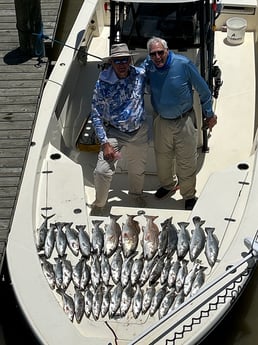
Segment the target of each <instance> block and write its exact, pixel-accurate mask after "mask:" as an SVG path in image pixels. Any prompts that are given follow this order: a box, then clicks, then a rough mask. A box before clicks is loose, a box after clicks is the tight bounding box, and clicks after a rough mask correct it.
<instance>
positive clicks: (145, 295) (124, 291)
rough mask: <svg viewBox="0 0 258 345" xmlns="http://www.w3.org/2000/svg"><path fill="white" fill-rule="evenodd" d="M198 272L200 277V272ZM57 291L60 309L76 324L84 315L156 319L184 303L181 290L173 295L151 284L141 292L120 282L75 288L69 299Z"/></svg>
mask: <svg viewBox="0 0 258 345" xmlns="http://www.w3.org/2000/svg"><path fill="white" fill-rule="evenodd" d="M199 272H202V274H203V271H202V270H200V271H199ZM197 278H198V279H197ZM202 282H203V277H201V274H200V276H199V277H198V276H197V277H196V280H195V284H194V286H193V288H192V292H191V296H192V295H194V294H195V293H196V292H197V290H198V289H199V288H200V287H201V285H202ZM57 292H58V293H59V294H60V295H61V296H62V303H63V310H64V311H65V313H66V314H67V316H68V317H69V319H70V320H71V321H73V320H74V317H75V319H76V321H77V323H80V322H81V320H82V317H83V316H84V315H85V316H86V317H87V318H90V317H93V319H94V320H95V321H97V320H98V319H99V318H100V317H102V318H104V317H106V316H108V317H109V319H118V318H123V317H125V316H126V315H127V314H128V313H129V312H131V313H132V315H133V317H134V318H135V319H137V318H138V317H140V316H141V315H145V314H147V312H148V314H149V316H154V315H155V313H158V317H159V318H162V317H164V316H165V315H166V314H167V313H169V312H171V311H173V310H175V309H176V308H178V307H179V306H180V305H181V304H182V303H183V302H184V301H185V294H184V290H181V291H180V292H176V290H175V288H169V287H167V286H162V287H157V286H155V285H152V286H149V287H147V288H146V289H143V288H142V287H141V286H140V285H139V284H137V285H136V286H135V287H133V286H132V284H131V283H129V284H128V285H127V286H126V287H123V286H122V284H121V282H119V283H118V284H117V285H115V286H114V285H108V286H106V285H103V284H100V285H99V286H98V287H97V289H96V290H94V289H92V288H91V286H88V287H87V288H86V289H85V291H84V292H82V291H80V290H78V289H75V293H74V296H73V297H72V296H71V295H69V294H68V293H67V292H65V291H63V290H61V289H58V290H57Z"/></svg>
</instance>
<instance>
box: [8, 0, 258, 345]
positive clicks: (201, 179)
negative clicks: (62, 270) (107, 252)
mask: <svg viewBox="0 0 258 345" xmlns="http://www.w3.org/2000/svg"><path fill="white" fill-rule="evenodd" d="M186 2H187V1H186ZM196 2H198V1H196ZM122 3H123V1H122ZM153 3H154V2H153ZM167 3H169V1H167ZM171 3H176V4H178V3H183V1H181V2H180V1H171ZM108 5H109V4H104V2H103V1H97V0H95V1H94V0H86V1H85V2H84V3H83V5H82V8H81V10H80V13H79V15H78V17H77V19H76V21H75V24H74V26H73V29H72V31H71V33H70V35H69V37H68V40H67V42H66V45H65V46H64V47H63V49H62V52H61V53H60V56H59V58H58V60H57V62H56V64H55V67H54V69H53V71H52V73H51V74H50V77H49V79H48V80H47V81H46V86H45V88H44V92H43V96H42V99H41V103H40V107H39V112H38V117H37V122H36V125H35V129H34V133H33V138H32V143H31V147H30V150H29V154H28V159H27V163H26V169H25V171H24V176H23V181H22V184H21V189H20V192H19V197H18V200H17V205H16V210H15V214H14V218H13V222H12V228H11V232H10V235H9V240H8V244H7V260H8V269H9V272H10V277H11V281H12V285H13V288H14V291H15V295H16V297H17V301H18V303H19V305H20V307H21V310H22V311H23V314H24V316H25V318H26V319H27V321H28V323H29V325H30V326H31V329H32V330H33V332H34V333H35V335H36V337H37V339H38V340H39V342H40V343H42V344H51V345H55V344H61V343H62V344H67V345H68V344H77V345H80V344H85V342H87V344H94V345H98V344H99V345H100V344H101V345H103V344H119V345H124V344H148V345H149V344H184V345H186V344H189V345H190V344H197V343H198V342H201V340H202V339H204V338H205V336H207V334H208V333H209V332H211V330H212V329H213V328H214V327H216V325H217V324H218V323H219V322H220V321H221V320H222V319H223V317H224V316H225V315H226V313H227V312H228V311H229V310H230V309H231V307H232V306H233V304H234V302H235V301H236V300H237V298H238V297H239V295H240V294H241V292H242V291H243V289H244V287H245V286H246V284H247V282H248V280H249V279H250V276H251V274H252V272H253V270H254V268H255V266H256V258H257V251H256V250H257V238H256V231H257V222H256V212H257V211H256V205H257V195H258V165H257V142H258V140H257V137H255V128H256V127H255V123H256V117H255V115H256V112H255V106H256V99H255V65H256V64H255V62H256V61H255V42H256V41H257V34H256V30H257V24H255V23H257V22H258V21H257V14H255V13H254V14H253V16H252V17H248V18H247V19H248V25H249V27H248V32H246V35H245V41H244V43H243V44H242V45H239V46H231V45H229V44H228V43H227V33H226V32H225V27H224V23H225V20H226V19H227V18H228V16H229V15H230V14H228V13H227V12H225V13H224V14H223V13H222V15H221V16H220V17H219V18H218V19H217V22H216V23H217V31H216V32H215V35H214V36H215V40H214V47H215V48H214V50H215V56H216V59H218V61H219V62H220V63H221V67H224V69H222V71H223V78H224V84H223V86H222V90H221V95H220V98H219V99H218V100H216V101H215V103H216V113H217V114H218V116H219V120H218V121H219V122H218V126H217V127H218V129H217V128H216V127H215V128H214V131H213V132H212V133H209V135H210V137H209V139H208V146H209V150H205V152H203V150H202V147H203V146H202V145H203V144H204V143H203V141H204V140H205V139H203V137H202V130H201V128H199V146H200V148H199V158H198V160H199V165H200V170H199V172H198V176H197V180H198V182H197V189H198V193H199V195H198V202H197V203H196V206H195V207H194V209H193V210H192V211H185V210H184V209H183V201H182V200H181V197H180V194H179V192H177V193H176V194H175V195H174V196H173V198H171V199H168V200H164V201H157V200H156V199H155V198H154V195H153V194H154V193H155V190H156V188H157V186H158V180H157V176H156V171H155V163H154V162H155V160H154V157H153V143H152V141H151V142H150V148H149V158H148V165H147V171H146V186H145V190H144V193H145V195H146V200H147V207H146V208H144V209H142V208H139V207H135V205H134V204H133V203H131V201H130V199H129V197H128V191H127V187H126V185H127V182H126V181H127V180H126V179H127V170H126V162H124V161H123V159H122V160H121V161H120V162H119V166H118V172H117V174H116V176H115V177H114V180H113V184H112V189H111V190H110V195H109V206H108V208H107V209H106V214H104V216H101V217H94V216H91V214H90V212H91V208H90V206H89V205H90V204H91V203H92V202H93V200H94V181H93V170H94V168H95V164H96V159H97V152H96V151H97V150H98V148H99V146H98V143H97V142H88V141H87V142H86V143H85V142H84V141H83V140H82V141H80V139H81V134H82V133H83V134H84V136H85V138H86V139H88V138H89V137H90V136H91V135H92V127H91V124H90V122H89V121H88V122H87V121H86V122H85V119H87V118H88V116H89V114H90V109H91V96H92V91H93V87H94V84H95V81H96V79H97V77H98V74H99V71H100V69H99V68H98V67H99V65H100V64H101V63H102V60H101V59H102V58H105V57H106V56H108V55H109V39H108V37H109V34H110V27H109V25H110V24H109V23H110V22H109V19H110V17H109V12H108V10H109V9H108V7H107V6H108ZM235 7H236V9H237V8H238V7H237V4H236V6H235ZM247 7H248V8H249V7H250V6H247ZM254 8H255V9H256V6H254ZM240 14H241V13H240ZM243 16H245V17H247V16H246V15H245V14H244V15H243ZM71 47H72V48H73V49H72V48H71ZM136 48H137V47H136ZM137 52H138V61H136V63H139V62H140V61H141V59H142V58H143V57H144V56H145V55H146V53H147V52H146V49H143V48H142V47H139V48H137ZM186 54H188V55H190V56H192V57H193V58H194V59H195V62H196V59H198V49H197V48H196V47H193V48H192V49H189V51H188V52H186ZM235 54H237V55H238V56H241V57H242V58H243V59H246V60H245V61H246V67H247V68H245V69H243V70H242V72H241V70H240V69H239V62H238V60H236V59H234V57H235ZM242 73H243V74H244V75H243V74H242ZM237 78H239V80H238V79H237ZM236 79H237V80H238V82H236ZM243 83H245V84H243ZM242 90H244V91H242ZM195 107H196V109H199V108H200V107H199V108H198V102H197V101H196V103H195ZM146 109H147V113H148V119H149V122H150V124H151V122H152V117H153V114H152V109H151V106H150V100H149V96H148V95H146ZM243 111H244V113H245V114H246V115H245V118H243ZM197 113H198V111H197ZM226 113H227V114H226ZM220 114H221V116H220ZM220 117H221V119H220ZM198 121H199V122H201V114H199V120H198ZM244 126H245V127H244ZM199 127H200V126H199ZM243 128H245V131H246V133H247V134H245V133H242V132H244V131H243ZM82 129H83V131H82ZM246 136H247V138H246ZM85 138H84V139H85ZM253 138H254V139H253ZM237 141H239V142H237ZM222 144H223V147H222ZM207 151H209V152H207ZM110 214H113V215H119V216H120V218H119V219H118V221H117V222H118V224H119V225H120V227H121V228H122V229H123V226H124V224H126V222H127V220H128V215H134V216H135V220H137V222H138V224H139V226H140V230H141V232H140V234H139V243H138V245H137V254H138V255H139V256H140V254H141V253H142V251H143V248H142V236H143V231H142V230H143V229H144V228H145V227H146V217H145V215H149V216H157V218H156V219H155V224H156V225H157V226H158V229H159V231H160V232H161V230H162V228H163V226H164V222H165V221H166V220H167V219H169V218H170V217H171V218H172V221H173V224H174V225H175V227H176V228H177V231H178V234H179V228H180V227H179V225H178V224H179V223H182V222H186V223H189V225H188V229H189V231H190V235H191V236H192V235H193V233H192V231H193V230H194V228H195V226H194V219H196V218H195V217H200V218H201V219H202V220H204V221H205V225H204V226H203V228H205V227H207V228H214V229H215V234H216V237H217V239H218V243H219V251H218V257H217V259H216V261H215V262H214V263H213V264H212V265H210V264H209V262H208V258H207V255H206V253H205V248H204V247H203V248H202V251H201V253H200V255H199V256H198V259H199V260H200V262H201V266H204V267H205V271H204V272H205V275H204V278H205V281H204V283H203V284H200V287H199V289H198V290H197V291H196V292H195V293H193V294H189V295H187V296H184V300H183V301H181V303H180V304H178V306H177V307H176V308H174V309H171V310H170V311H169V312H168V313H167V314H166V315H165V316H164V317H162V318H160V317H159V310H157V312H156V313H154V315H151V314H150V313H149V312H146V313H142V311H141V312H140V313H139V316H137V317H135V315H134V314H133V311H132V304H131V305H130V308H128V311H127V312H126V313H125V314H123V315H122V314H121V312H120V311H119V310H118V311H116V312H115V313H114V315H113V314H112V312H111V311H110V310H109V312H108V313H107V314H106V315H105V316H101V313H100V314H93V313H91V314H90V316H87V315H86V313H85V311H84V313H83V316H82V318H81V319H80V320H79V321H78V320H77V319H76V316H75V312H74V311H73V313H72V321H71V318H69V315H68V311H69V308H68V306H67V303H68V302H67V301H66V295H65V294H67V295H68V296H70V297H71V298H72V299H73V303H74V300H75V294H76V291H77V290H80V291H81V292H82V294H83V296H84V298H85V291H86V287H84V288H80V289H77V288H76V283H75V277H74V279H72V280H71V282H70V284H69V285H68V287H67V288H66V289H64V288H63V285H61V289H60V287H58V283H57V280H56V279H57V278H56V276H55V277H54V283H53V285H51V283H50V281H49V278H51V277H50V274H49V272H48V273H46V271H44V270H45V269H46V267H45V264H46V260H47V261H48V262H50V264H51V267H52V268H53V270H54V271H53V272H54V273H55V274H56V272H57V266H58V260H59V259H60V254H59V252H58V250H57V245H56V244H55V246H54V248H53V251H52V252H51V255H50V257H49V258H47V257H46V252H45V241H44V245H43V246H41V244H40V243H38V242H37V241H38V235H39V229H41V228H44V227H46V229H47V230H48V232H49V229H50V224H54V225H55V226H56V225H57V224H63V225H64V224H72V227H73V228H76V226H85V227H86V231H87V233H88V235H89V237H90V239H91V241H92V238H93V232H94V222H95V223H96V220H99V221H101V222H102V223H101V227H102V228H103V229H107V227H108V225H109V224H110ZM45 221H46V222H45ZM191 230H192V231H191ZM66 232H67V233H68V230H66V231H65V230H64V233H65V234H66ZM56 233H57V230H56ZM67 236H68V235H67ZM67 241H68V239H67ZM206 241H207V237H206ZM91 246H92V252H94V250H95V249H94V248H93V242H92V243H91ZM64 257H65V258H66V259H67V260H69V261H70V263H71V265H72V268H73V270H74V269H75V267H77V264H78V262H80V260H81V257H83V258H85V255H82V252H81V248H80V249H79V250H78V251H77V252H75V253H74V252H73V251H72V249H71V247H69V245H67V248H66V252H65V256H64ZM58 258H59V259H58ZM94 258H95V254H94V253H93V254H92V253H91V254H90V258H87V259H86V262H87V264H88V265H89V267H90V268H91V275H93V274H95V271H93V266H94V264H95V263H94ZM134 259H135V258H134ZM169 259H171V261H176V260H177V256H176V253H175V254H174V256H173V257H170V258H169ZM184 259H185V260H187V267H188V271H190V270H191V269H192V268H193V265H194V262H193V261H192V260H191V259H190V256H189V253H187V254H186V256H185V258H184ZM62 260H63V259H62ZM108 260H109V262H110V263H111V261H112V257H109V258H108ZM99 261H101V259H99ZM125 261H126V258H125V255H123V262H125ZM164 261H165V259H164ZM110 284H111V286H112V290H111V291H112V292H113V291H114V289H115V287H116V286H118V283H115V282H114V281H112V279H111V278H110ZM166 284H168V283H166ZM166 284H165V286H166V292H168V291H170V290H171V287H169V286H168V285H166ZM93 285H94V281H93V278H92V277H91V280H90V283H89V286H90V288H91V291H92V293H93V295H94V296H96V295H97V292H96V289H95V288H94V289H93V287H92V286H93ZM150 285H151V284H149V281H147V282H146V283H142V284H141V289H142V292H143V293H145V294H146V291H147V289H148V287H149V286H150ZM161 285H162V284H161V283H158V284H157V285H156V291H158V289H159V288H160V287H161ZM124 288H125V287H124ZM172 288H175V287H172ZM103 289H104V287H103ZM60 290H61V291H60ZM133 291H134V293H135V291H136V287H134V288H133ZM176 292H177V294H179V293H178V291H176ZM102 297H103V296H102ZM95 298H97V297H95ZM97 302H98V301H97V300H96V301H95V303H97ZM131 303H133V302H131ZM84 307H85V306H84Z"/></svg>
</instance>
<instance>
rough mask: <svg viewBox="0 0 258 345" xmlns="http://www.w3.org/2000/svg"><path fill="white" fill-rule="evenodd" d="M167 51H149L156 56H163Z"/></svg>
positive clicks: (152, 55) (151, 55)
mask: <svg viewBox="0 0 258 345" xmlns="http://www.w3.org/2000/svg"><path fill="white" fill-rule="evenodd" d="M164 53H165V51H164V50H157V51H156V52H151V53H149V54H150V57H156V56H157V55H158V56H163V55H164Z"/></svg>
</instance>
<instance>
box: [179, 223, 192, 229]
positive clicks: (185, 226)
mask: <svg viewBox="0 0 258 345" xmlns="http://www.w3.org/2000/svg"><path fill="white" fill-rule="evenodd" d="M177 224H178V225H179V226H180V228H184V229H185V228H187V227H188V225H189V224H190V223H189V222H179V223H177Z"/></svg>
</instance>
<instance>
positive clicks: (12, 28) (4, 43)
mask: <svg viewBox="0 0 258 345" xmlns="http://www.w3.org/2000/svg"><path fill="white" fill-rule="evenodd" d="M61 7H62V0H42V1H41V14H42V21H43V24H44V34H45V35H47V36H49V37H54V36H55V33H56V28H57V22H58V19H59V15H60V10H61ZM0 33H1V35H0V43H1V44H0V57H1V60H0V272H1V271H2V266H3V261H4V256H5V248H6V243H7V240H8V234H9V231H10V227H11V222H12V217H13V213H14V210H15V204H16V199H17V196H18V193H19V188H20V183H21V180H22V175H23V170H24V168H25V165H26V157H27V153H28V150H29V147H30V143H31V135H32V131H33V127H34V123H35V119H36V116H37V109H38V104H39V100H40V96H41V91H42V88H43V86H44V78H45V75H46V72H47V68H48V62H49V61H48V59H47V58H44V59H42V61H38V59H37V58H31V59H29V60H28V61H25V62H23V63H19V64H18V63H17V56H16V57H15V52H16V51H17V48H18V47H19V38H18V31H17V29H16V13H15V5H14V1H13V0H0ZM50 44H51V40H48V41H46V46H47V45H50Z"/></svg>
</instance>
